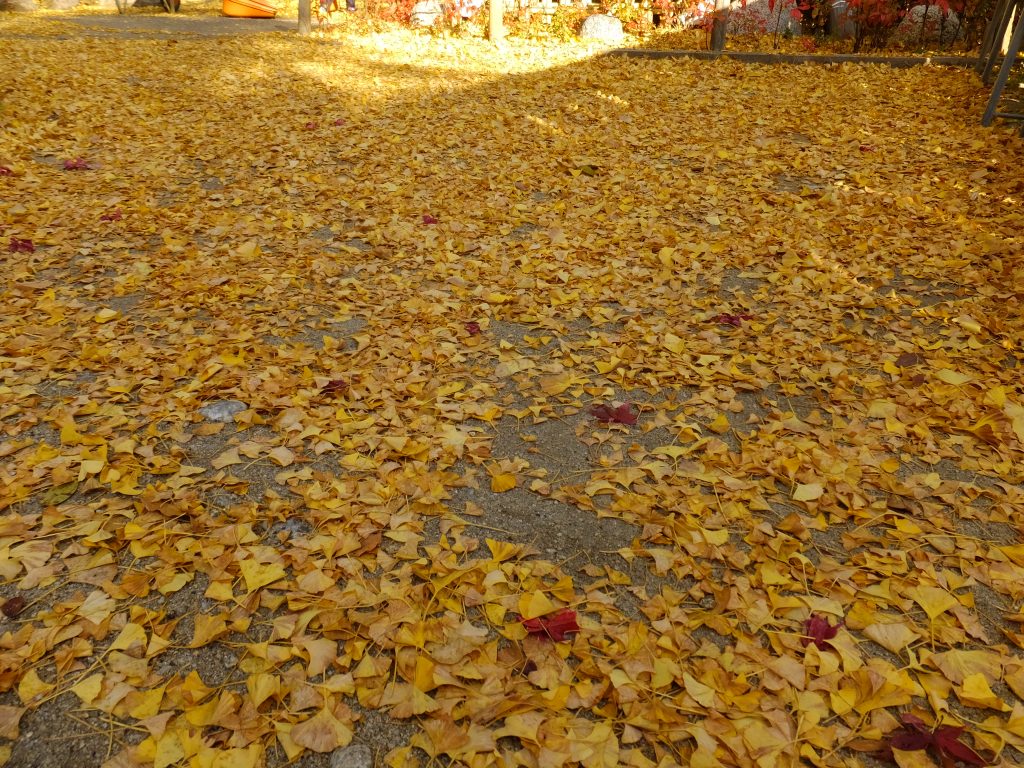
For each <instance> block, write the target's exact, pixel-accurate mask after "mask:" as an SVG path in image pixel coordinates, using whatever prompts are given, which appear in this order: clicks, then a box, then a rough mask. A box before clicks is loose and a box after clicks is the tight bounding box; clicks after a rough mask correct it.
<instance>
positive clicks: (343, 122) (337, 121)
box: [334, 117, 345, 125]
mask: <svg viewBox="0 0 1024 768" xmlns="http://www.w3.org/2000/svg"><path fill="white" fill-rule="evenodd" d="M334 124H335V125H344V124H345V121H344V120H343V119H342V118H340V117H339V118H338V119H337V120H335V121H334Z"/></svg>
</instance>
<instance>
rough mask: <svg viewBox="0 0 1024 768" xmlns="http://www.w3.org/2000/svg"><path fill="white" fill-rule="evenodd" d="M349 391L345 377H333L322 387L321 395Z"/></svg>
mask: <svg viewBox="0 0 1024 768" xmlns="http://www.w3.org/2000/svg"><path fill="white" fill-rule="evenodd" d="M347 391H348V384H347V383H346V382H345V381H344V380H343V379H331V380H330V381H328V382H327V383H326V384H324V385H323V387H321V389H320V394H321V395H338V394H342V393H344V392H347Z"/></svg>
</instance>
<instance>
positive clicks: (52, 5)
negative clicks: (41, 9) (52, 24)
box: [46, 0, 78, 11]
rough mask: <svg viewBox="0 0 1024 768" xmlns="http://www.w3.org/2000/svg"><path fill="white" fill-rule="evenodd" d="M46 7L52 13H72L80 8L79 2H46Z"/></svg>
mask: <svg viewBox="0 0 1024 768" xmlns="http://www.w3.org/2000/svg"><path fill="white" fill-rule="evenodd" d="M46 7H47V8H49V9H50V10H51V11H70V10H71V9H72V8H76V7H78V0H46Z"/></svg>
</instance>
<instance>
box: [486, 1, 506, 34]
mask: <svg viewBox="0 0 1024 768" xmlns="http://www.w3.org/2000/svg"><path fill="white" fill-rule="evenodd" d="M489 1H490V6H491V18H490V21H491V24H490V28H489V29H488V33H487V39H488V40H490V41H491V42H492V43H497V42H498V41H499V40H501V39H502V38H503V37H504V36H505V29H504V19H502V13H503V11H504V8H503V5H504V3H502V0H489Z"/></svg>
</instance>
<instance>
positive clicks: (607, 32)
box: [580, 13, 623, 43]
mask: <svg viewBox="0 0 1024 768" xmlns="http://www.w3.org/2000/svg"><path fill="white" fill-rule="evenodd" d="M622 37H623V32H622V22H621V21H619V20H618V19H617V18H615V17H614V16H609V15H608V14H606V13H595V14H594V15H593V16H588V17H587V18H586V19H584V20H583V26H582V27H580V39H581V40H599V41H601V42H602V43H619V42H622Z"/></svg>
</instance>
